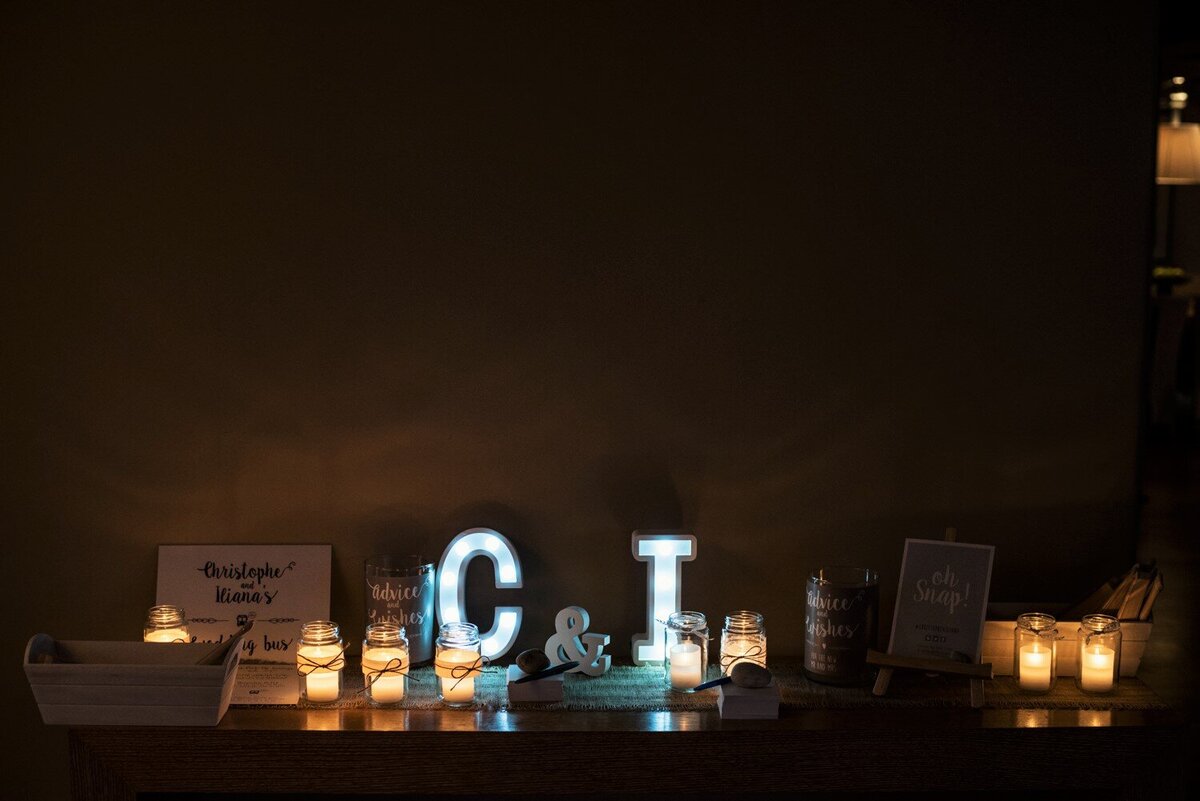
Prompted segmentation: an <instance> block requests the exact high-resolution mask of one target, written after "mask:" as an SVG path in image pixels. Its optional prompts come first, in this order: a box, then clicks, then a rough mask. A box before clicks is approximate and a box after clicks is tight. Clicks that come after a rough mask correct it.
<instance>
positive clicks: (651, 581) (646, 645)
mask: <svg viewBox="0 0 1200 801" xmlns="http://www.w3.org/2000/svg"><path fill="white" fill-rule="evenodd" d="M633 558H634V559H636V560H638V561H639V562H646V563H647V564H646V617H647V620H646V633H645V634H635V635H634V637H633V641H632V646H633V647H632V651H633V662H634V664H636V665H645V664H648V663H659V662H662V661H663V658H664V653H663V648H664V647H665V645H666V640H665V639H664V632H663V624H662V623H661V622H659V621H663V620H666V619H667V616H668V615H670V614H671V613H672V612H678V611H679V609H680V597H681V595H682V580H681V576H682V573H683V564H682V563H683V562H690V561H692V560H693V559H695V558H696V538H695V537H694V536H693V535H691V534H684V533H682V532H679V531H635V532H633Z"/></svg>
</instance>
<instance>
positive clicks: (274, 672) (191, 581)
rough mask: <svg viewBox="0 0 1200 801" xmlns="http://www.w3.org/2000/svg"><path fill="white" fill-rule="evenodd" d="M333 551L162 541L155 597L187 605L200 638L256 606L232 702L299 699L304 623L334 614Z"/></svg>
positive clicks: (222, 633) (220, 631)
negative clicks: (298, 665) (331, 611)
mask: <svg viewBox="0 0 1200 801" xmlns="http://www.w3.org/2000/svg"><path fill="white" fill-rule="evenodd" d="M331 558H332V546H330V545H226V544H212V545H160V546H158V589H157V594H156V597H157V602H158V603H160V604H172V605H174V606H181V607H183V609H184V612H185V613H186V614H187V618H188V627H189V630H190V633H191V637H192V640H193V641H195V642H214V643H216V642H222V641H223V640H224V639H225V638H227V637H229V636H230V635H232V634H233V633H234V632H235V631H236V630H237V629H238V628H239V627H240V626H242V625H243V624H244V623H245V622H246V620H247V619H248V618H249V617H250V615H251V614H253V615H254V628H252V629H251V630H250V633H249V634H247V635H246V637H245V639H243V641H242V664H241V667H239V668H238V680H237V685H236V686H235V688H234V693H233V703H235V704H294V703H295V702H296V698H297V695H298V690H299V685H298V682H297V681H296V679H295V675H296V667H295V664H296V648H297V645H298V641H299V638H300V626H301V624H303V623H306V622H308V621H310V620H326V619H328V618H329V581H330V562H331ZM343 636H346V633H345V632H343ZM285 666H286V669H285Z"/></svg>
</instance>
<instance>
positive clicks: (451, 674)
mask: <svg viewBox="0 0 1200 801" xmlns="http://www.w3.org/2000/svg"><path fill="white" fill-rule="evenodd" d="M433 672H434V674H435V675H436V676H437V680H438V693H437V697H438V700H439V701H441V702H442V703H443V704H445V705H446V706H455V707H458V706H471V705H472V704H474V703H475V679H476V678H477V677H478V676H479V675H480V674H481V673H482V672H483V647H482V645H481V643H480V642H479V627H478V626H476V625H475V624H474V623H443V624H442V627H441V629H439V630H438V638H437V643H436V644H435V649H434V657H433Z"/></svg>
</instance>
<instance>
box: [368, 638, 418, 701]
mask: <svg viewBox="0 0 1200 801" xmlns="http://www.w3.org/2000/svg"><path fill="white" fill-rule="evenodd" d="M389 668H390V669H391V670H390V671H389V672H388V673H380V672H379V671H381V670H384V669H389ZM397 668H399V669H401V670H404V671H407V670H408V651H406V650H404V649H402V648H367V649H363V656H362V669H363V678H364V680H365V681H366V682H368V683H369V684H370V686H371V698H372V699H373V700H374V701H376V702H377V703H380V704H394V703H396V702H398V701H403V700H404V673H396V672H392V671H394V670H395V669H397Z"/></svg>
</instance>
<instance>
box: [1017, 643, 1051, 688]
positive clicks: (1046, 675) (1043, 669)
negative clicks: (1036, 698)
mask: <svg viewBox="0 0 1200 801" xmlns="http://www.w3.org/2000/svg"><path fill="white" fill-rule="evenodd" d="M1050 666H1051V659H1050V649H1049V648H1046V647H1045V646H1042V645H1038V644H1037V643H1031V644H1030V645H1025V646H1022V647H1021V689H1022V690H1031V691H1033V692H1045V691H1046V690H1049V689H1050Z"/></svg>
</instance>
